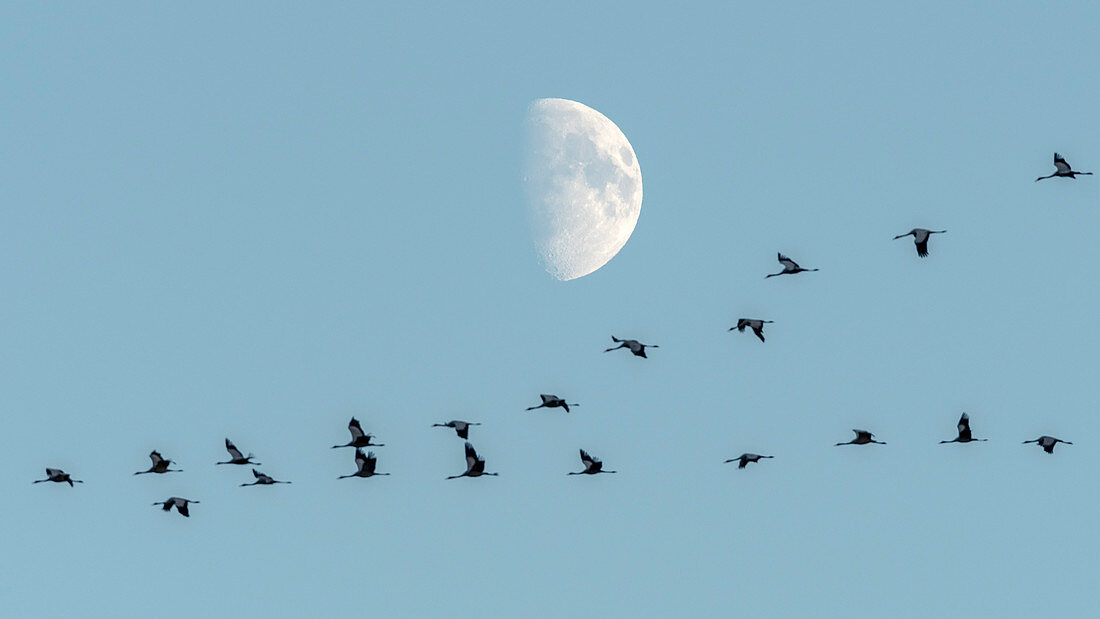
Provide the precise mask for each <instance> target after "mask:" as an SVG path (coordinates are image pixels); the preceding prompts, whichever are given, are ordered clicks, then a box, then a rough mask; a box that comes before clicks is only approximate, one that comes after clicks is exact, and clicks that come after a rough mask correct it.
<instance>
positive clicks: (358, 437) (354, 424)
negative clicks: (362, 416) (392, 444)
mask: <svg viewBox="0 0 1100 619" xmlns="http://www.w3.org/2000/svg"><path fill="white" fill-rule="evenodd" d="M348 432H350V433H351V441H349V442H348V443H347V444H346V445H333V446H332V448H333V449H340V448H341V447H354V448H356V449H359V448H360V447H385V444H380V443H372V442H371V439H373V438H374V435H373V434H367V433H366V432H363V426H361V425H359V420H358V419H356V418H355V417H352V418H351V421H349V422H348Z"/></svg>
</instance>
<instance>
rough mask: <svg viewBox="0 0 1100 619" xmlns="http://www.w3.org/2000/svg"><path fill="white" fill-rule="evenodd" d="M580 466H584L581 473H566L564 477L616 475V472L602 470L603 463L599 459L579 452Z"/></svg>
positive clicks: (583, 451)
mask: <svg viewBox="0 0 1100 619" xmlns="http://www.w3.org/2000/svg"><path fill="white" fill-rule="evenodd" d="M581 464H583V465H584V470H583V471H577V472H571V473H566V475H596V474H597V473H616V472H618V471H605V470H603V461H601V460H600V459H599V458H596V457H593V456H590V455H588V452H587V451H585V450H583V449H582V450H581Z"/></svg>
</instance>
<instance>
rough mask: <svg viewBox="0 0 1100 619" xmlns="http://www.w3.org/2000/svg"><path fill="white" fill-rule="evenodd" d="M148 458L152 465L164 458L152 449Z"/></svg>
mask: <svg viewBox="0 0 1100 619" xmlns="http://www.w3.org/2000/svg"><path fill="white" fill-rule="evenodd" d="M149 459H150V460H152V461H153V466H154V467H155V466H156V465H158V464H160V463H161V462H163V461H164V458H163V457H161V455H160V453H159V452H156V451H152V452H150V453H149Z"/></svg>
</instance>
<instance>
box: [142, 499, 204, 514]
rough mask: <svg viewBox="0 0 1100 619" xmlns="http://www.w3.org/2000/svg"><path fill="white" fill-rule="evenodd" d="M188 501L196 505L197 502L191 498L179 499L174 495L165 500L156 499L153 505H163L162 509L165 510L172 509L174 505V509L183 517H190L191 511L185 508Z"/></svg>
mask: <svg viewBox="0 0 1100 619" xmlns="http://www.w3.org/2000/svg"><path fill="white" fill-rule="evenodd" d="M188 503H195V504H196V505H197V504H198V503H199V502H198V501H192V500H191V499H181V498H179V497H178V496H174V497H171V498H169V499H168V500H167V501H157V502H156V503H153V505H163V506H164V507H163V509H164V511H166V512H170V511H172V508H173V507H175V508H176V511H177V512H179V514H180V515H181V516H183V517H184V518H190V517H191V512H189V511H188V510H187V504H188Z"/></svg>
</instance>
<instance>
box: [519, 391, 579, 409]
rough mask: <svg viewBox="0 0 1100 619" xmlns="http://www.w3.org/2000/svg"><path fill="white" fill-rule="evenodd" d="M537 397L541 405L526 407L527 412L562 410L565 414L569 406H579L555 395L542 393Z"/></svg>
mask: <svg viewBox="0 0 1100 619" xmlns="http://www.w3.org/2000/svg"><path fill="white" fill-rule="evenodd" d="M539 397H540V398H542V404H539V405H538V406H531V407H528V408H527V410H529V411H533V410H535V409H536V408H564V409H565V412H567V413H568V412H569V407H570V406H580V404H577V403H576V402H574V403H573V404H570V403H568V402H566V401H565V400H563V399H561V398H559V397H558V396H556V395H549V394H546V393H544V394H542V395H540V396H539Z"/></svg>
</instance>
